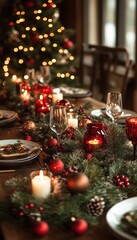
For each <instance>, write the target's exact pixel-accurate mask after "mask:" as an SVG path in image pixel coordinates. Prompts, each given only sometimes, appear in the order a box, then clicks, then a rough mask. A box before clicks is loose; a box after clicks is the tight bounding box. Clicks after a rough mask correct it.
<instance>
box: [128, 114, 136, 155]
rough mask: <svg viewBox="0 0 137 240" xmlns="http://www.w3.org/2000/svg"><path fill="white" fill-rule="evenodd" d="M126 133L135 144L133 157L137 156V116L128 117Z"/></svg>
mask: <svg viewBox="0 0 137 240" xmlns="http://www.w3.org/2000/svg"><path fill="white" fill-rule="evenodd" d="M126 134H127V137H128V139H129V140H130V141H131V142H132V144H133V148H134V151H133V159H135V158H136V145H137V117H134V116H133V117H129V118H127V119H126Z"/></svg>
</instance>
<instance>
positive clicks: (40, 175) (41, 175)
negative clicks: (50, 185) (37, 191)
mask: <svg viewBox="0 0 137 240" xmlns="http://www.w3.org/2000/svg"><path fill="white" fill-rule="evenodd" d="M39 177H40V180H42V179H43V177H44V175H43V171H42V170H40V172H39Z"/></svg>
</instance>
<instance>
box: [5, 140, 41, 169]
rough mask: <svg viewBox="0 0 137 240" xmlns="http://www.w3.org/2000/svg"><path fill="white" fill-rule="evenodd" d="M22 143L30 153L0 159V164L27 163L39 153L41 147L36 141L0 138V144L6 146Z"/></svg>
mask: <svg viewBox="0 0 137 240" xmlns="http://www.w3.org/2000/svg"><path fill="white" fill-rule="evenodd" d="M18 142H20V143H22V144H23V145H24V146H25V147H27V148H29V149H30V154H29V155H28V156H25V157H20V158H16V159H0V166H12V165H20V164H23V163H28V162H31V161H32V160H34V159H35V158H36V157H38V155H39V154H40V151H41V147H40V145H39V144H38V143H35V142H32V141H27V140H21V139H8V140H0V146H6V145H8V144H15V143H18Z"/></svg>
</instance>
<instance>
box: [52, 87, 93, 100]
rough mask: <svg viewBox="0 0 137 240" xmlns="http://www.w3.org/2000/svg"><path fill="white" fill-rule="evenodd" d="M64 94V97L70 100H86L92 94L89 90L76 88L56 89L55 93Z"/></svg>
mask: <svg viewBox="0 0 137 240" xmlns="http://www.w3.org/2000/svg"><path fill="white" fill-rule="evenodd" d="M54 91H55V92H59V91H61V92H63V96H64V97H69V98H84V97H90V96H91V95H92V93H91V92H90V91H89V90H88V89H84V88H76V87H60V88H54V89H53V92H54Z"/></svg>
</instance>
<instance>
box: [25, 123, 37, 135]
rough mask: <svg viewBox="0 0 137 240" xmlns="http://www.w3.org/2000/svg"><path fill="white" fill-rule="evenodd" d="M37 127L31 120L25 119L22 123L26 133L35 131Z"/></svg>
mask: <svg viewBox="0 0 137 240" xmlns="http://www.w3.org/2000/svg"><path fill="white" fill-rule="evenodd" d="M36 128H37V126H36V124H35V123H34V122H33V121H26V122H25V123H24V124H23V131H24V132H26V133H30V132H32V131H35V130H36Z"/></svg>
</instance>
